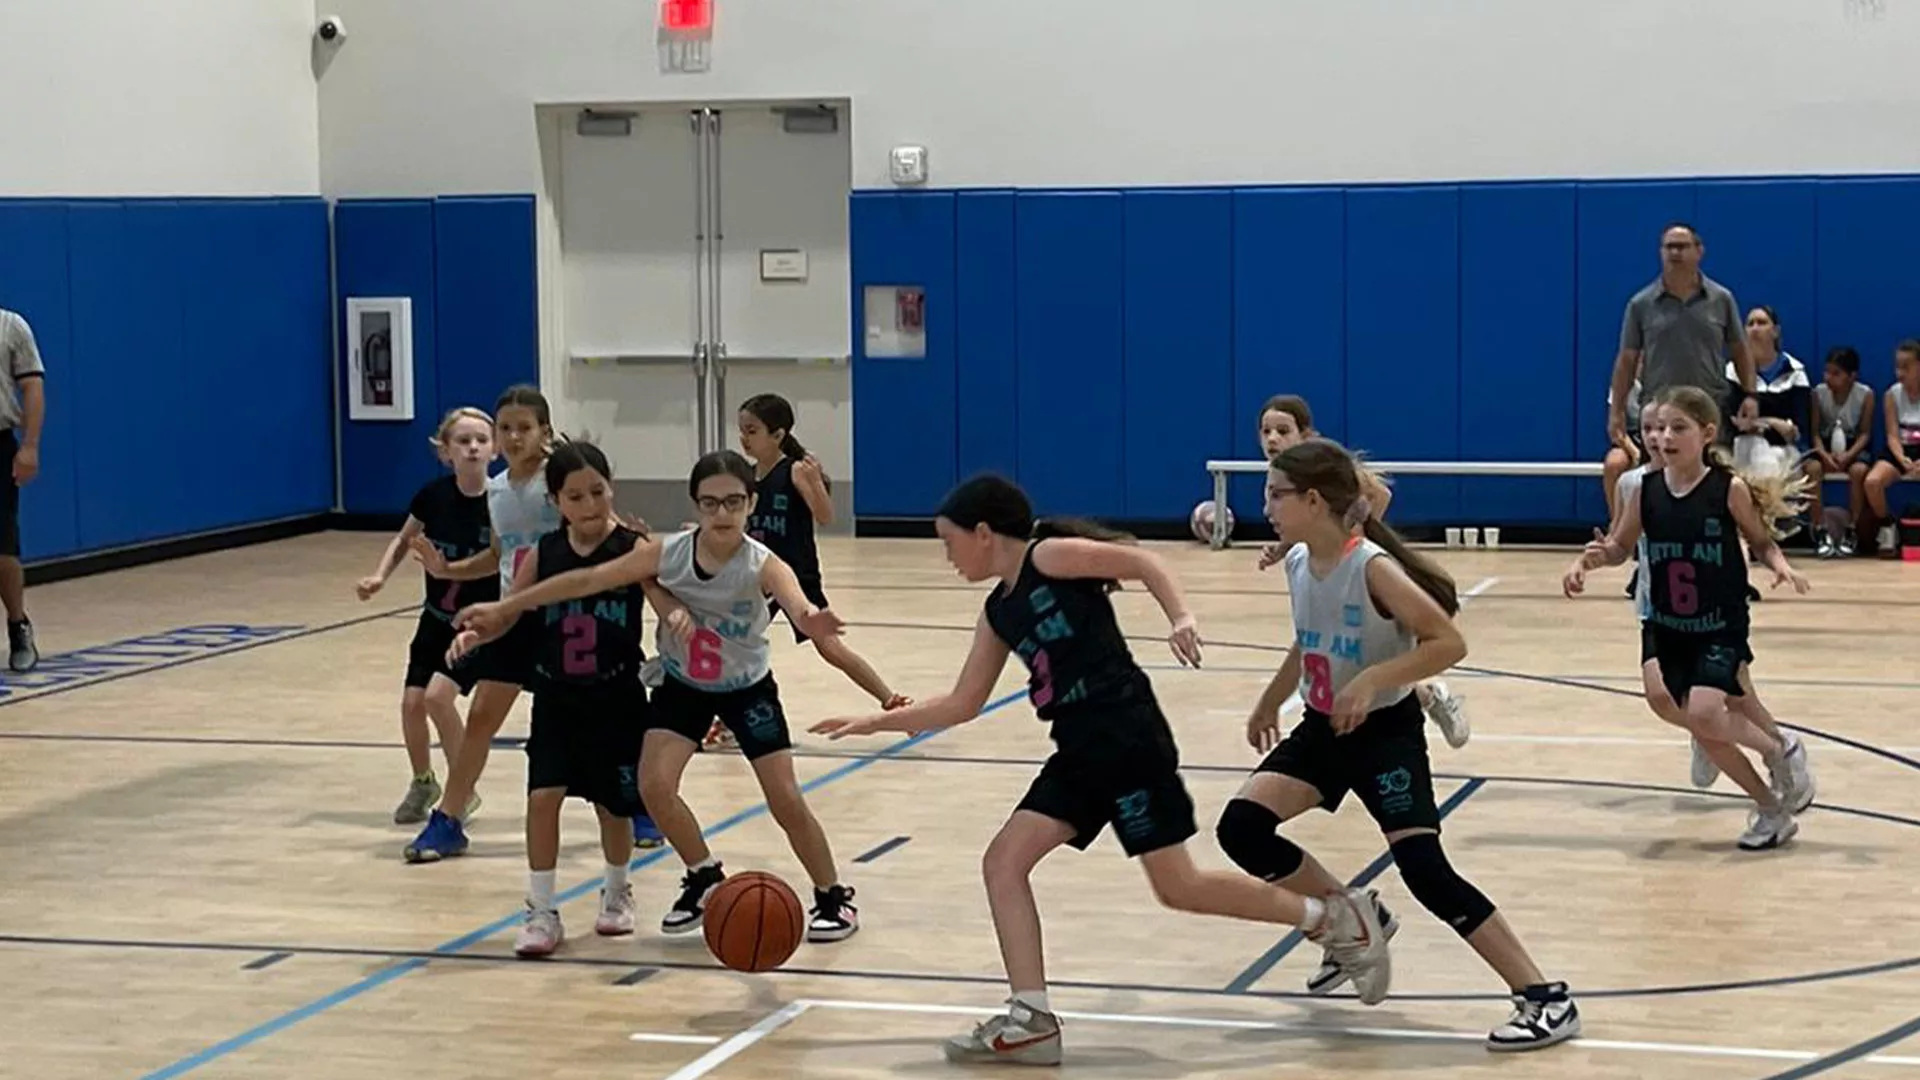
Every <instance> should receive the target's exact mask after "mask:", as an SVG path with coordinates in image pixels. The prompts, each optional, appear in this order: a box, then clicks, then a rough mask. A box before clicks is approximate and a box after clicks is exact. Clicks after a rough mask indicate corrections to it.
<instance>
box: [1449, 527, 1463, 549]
mask: <svg viewBox="0 0 1920 1080" xmlns="http://www.w3.org/2000/svg"><path fill="white" fill-rule="evenodd" d="M1447 546H1448V547H1450V548H1457V547H1459V546H1460V530H1459V529H1448V530H1447Z"/></svg>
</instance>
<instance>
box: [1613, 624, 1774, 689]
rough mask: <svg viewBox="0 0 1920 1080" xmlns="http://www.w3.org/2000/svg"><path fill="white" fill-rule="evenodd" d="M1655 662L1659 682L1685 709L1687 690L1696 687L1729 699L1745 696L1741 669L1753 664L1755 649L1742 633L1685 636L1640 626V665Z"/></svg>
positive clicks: (1654, 627)
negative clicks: (1744, 665) (1720, 694)
mask: <svg viewBox="0 0 1920 1080" xmlns="http://www.w3.org/2000/svg"><path fill="white" fill-rule="evenodd" d="M1649 660H1652V661H1656V662H1658V663H1659V665H1660V681H1661V682H1662V683H1663V684H1665V685H1666V688H1667V693H1669V694H1672V695H1673V700H1674V703H1675V704H1677V705H1680V706H1681V707H1683V708H1684V707H1685V706H1686V704H1687V691H1689V690H1692V689H1693V688H1694V687H1696V686H1705V687H1709V688H1711V689H1714V690H1719V691H1721V692H1722V693H1724V694H1726V695H1727V696H1728V697H1744V696H1746V690H1745V689H1744V688H1743V687H1741V685H1740V666H1741V665H1742V664H1748V663H1752V662H1753V649H1752V648H1751V647H1750V646H1749V645H1748V644H1747V635H1746V634H1745V633H1742V632H1728V633H1723V634H1683V633H1680V632H1678V631H1674V630H1669V629H1666V628H1665V627H1662V626H1659V625H1657V624H1655V623H1652V622H1644V623H1641V624H1640V663H1641V664H1642V665H1643V666H1644V665H1645V664H1646V663H1647V661H1649Z"/></svg>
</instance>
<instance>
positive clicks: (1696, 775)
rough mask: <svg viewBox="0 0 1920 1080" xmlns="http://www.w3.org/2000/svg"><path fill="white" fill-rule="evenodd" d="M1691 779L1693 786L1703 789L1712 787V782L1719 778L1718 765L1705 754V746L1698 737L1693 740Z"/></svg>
mask: <svg viewBox="0 0 1920 1080" xmlns="http://www.w3.org/2000/svg"><path fill="white" fill-rule="evenodd" d="M1691 779H1692V780H1693V786H1694V787H1697V788H1701V789H1703V790H1704V789H1706V788H1710V787H1712V786H1713V782H1714V781H1715V780H1718V779H1720V766H1718V765H1715V764H1714V763H1713V759H1712V758H1710V757H1708V756H1707V748H1706V747H1704V746H1701V745H1700V740H1699V739H1694V740H1693V774H1692V777H1691Z"/></svg>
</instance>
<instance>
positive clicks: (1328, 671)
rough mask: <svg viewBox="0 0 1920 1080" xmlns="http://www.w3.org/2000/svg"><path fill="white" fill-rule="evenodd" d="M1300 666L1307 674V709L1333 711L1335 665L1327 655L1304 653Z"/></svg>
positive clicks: (1301, 655)
mask: <svg viewBox="0 0 1920 1080" xmlns="http://www.w3.org/2000/svg"><path fill="white" fill-rule="evenodd" d="M1300 666H1301V667H1303V668H1305V669H1306V672H1307V708H1309V709H1312V710H1313V711H1314V712H1321V713H1331V712H1332V711H1333V665H1332V664H1331V663H1329V662H1328V661H1327V657H1326V654H1325V653H1315V652H1303V653H1301V654H1300Z"/></svg>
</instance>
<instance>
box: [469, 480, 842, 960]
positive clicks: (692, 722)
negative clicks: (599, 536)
mask: <svg viewBox="0 0 1920 1080" xmlns="http://www.w3.org/2000/svg"><path fill="white" fill-rule="evenodd" d="M687 487H688V493H689V494H690V495H691V496H692V497H693V501H694V505H695V507H696V509H697V512H698V517H699V526H698V527H697V528H694V529H689V530H687V531H684V532H678V533H674V534H672V535H670V536H667V537H666V538H665V539H663V540H660V541H653V540H643V541H640V542H637V543H636V544H635V545H634V547H633V550H632V551H630V552H628V553H627V554H626V555H624V556H622V557H620V558H618V559H615V560H613V561H611V562H606V563H602V564H600V565H598V566H594V567H591V568H587V569H581V570H574V571H571V572H569V573H565V574H561V575H559V576H558V577H554V578H550V579H548V580H546V581H542V582H540V583H539V584H537V585H535V586H533V587H532V588H530V589H528V590H526V591H525V592H514V593H510V594H508V595H507V596H506V597H505V598H504V599H502V600H501V601H499V602H498V603H494V604H481V605H479V606H477V607H474V608H469V609H467V610H466V611H463V612H461V613H460V614H459V615H458V616H456V617H455V622H456V624H458V625H460V626H462V627H466V628H470V629H474V630H479V631H481V632H483V633H498V632H499V630H500V628H502V627H504V626H506V625H508V624H509V623H511V622H512V620H513V619H514V618H516V617H517V616H518V615H519V613H521V612H523V611H527V610H530V609H532V608H533V607H535V606H538V605H541V604H555V603H559V602H561V601H563V600H569V599H574V598H578V597H582V596H591V595H593V594H594V593H599V592H605V591H607V590H609V589H615V588H619V587H621V586H624V585H629V584H637V583H641V582H646V581H650V580H656V579H657V580H658V582H659V585H660V587H661V588H663V589H665V591H666V592H667V593H669V594H671V595H672V597H673V598H674V599H675V600H677V601H679V604H680V605H681V606H680V607H679V608H677V609H676V610H673V611H670V612H668V613H667V614H666V616H665V617H663V618H662V620H661V623H660V628H659V631H658V635H657V637H656V644H657V646H658V648H659V652H660V660H661V668H662V669H663V673H664V677H663V678H662V679H661V681H660V685H659V687H658V688H657V689H656V690H655V691H654V693H653V716H654V726H653V728H652V730H650V731H648V732H647V735H646V743H645V746H646V750H645V754H644V755H643V758H642V764H641V773H640V794H641V798H642V799H644V800H645V801H646V804H647V808H648V809H649V810H650V811H652V813H653V815H654V820H655V821H656V822H657V823H658V824H659V826H660V829H661V831H662V832H664V833H665V834H666V837H667V841H668V842H669V843H671V844H672V845H673V850H674V852H675V853H676V854H678V855H679V856H680V859H681V861H682V862H684V863H685V864H686V866H687V873H686V876H685V877H684V878H682V879H681V882H680V895H679V897H678V899H676V900H675V901H674V903H673V906H672V907H671V908H670V909H669V910H668V912H667V914H666V916H665V917H664V918H663V919H662V920H661V922H660V929H661V932H662V933H666V934H686V933H692V932H693V931H695V930H698V929H699V928H700V924H701V920H702V918H703V917H704V915H705V913H706V902H707V897H708V896H709V895H710V894H711V893H712V892H713V890H714V889H715V888H716V887H718V886H719V884H720V883H721V882H722V881H724V880H725V879H726V872H725V871H724V870H723V869H722V867H721V865H720V861H719V860H718V859H716V858H715V857H714V855H713V852H712V850H711V849H710V848H709V847H708V846H707V842H706V839H705V837H704V836H703V835H702V834H701V830H700V821H699V819H698V818H696V817H694V815H693V811H692V810H691V809H690V808H689V807H688V806H687V804H686V802H685V801H683V800H682V799H681V797H680V780H681V777H682V776H683V775H684V774H685V772H686V768H687V763H688V762H689V761H691V760H692V758H693V754H694V752H695V750H697V749H698V748H699V745H700V743H701V740H702V739H703V738H704V737H705V736H706V734H707V731H708V730H709V729H710V728H711V727H712V724H713V721H714V719H715V718H716V717H718V719H719V720H720V721H721V722H722V723H724V724H725V725H726V726H727V728H728V730H730V731H732V732H733V735H734V738H735V740H736V741H737V742H738V744H739V747H740V752H741V754H742V755H743V756H744V757H745V758H746V759H747V761H748V763H750V764H751V765H752V766H753V772H754V777H755V779H757V780H758V781H759V782H760V790H761V793H762V794H763V795H764V796H765V797H766V800H767V808H768V810H769V811H770V812H771V814H772V816H773V819H774V821H775V822H776V823H777V824H778V825H779V826H780V828H781V829H782V830H783V831H785V832H786V834H787V841H788V843H790V844H791V845H792V847H793V853H794V854H795V855H796V856H797V857H798V858H799V860H800V862H801V864H802V865H803V866H805V867H806V870H807V875H808V877H810V878H811V879H812V880H813V887H814V888H813V897H814V903H813V909H812V911H811V913H810V917H809V919H808V922H807V940H808V941H815V942H830V941H841V940H844V939H845V938H847V937H850V936H852V935H853V933H854V932H855V931H856V930H858V929H859V927H860V922H859V912H858V910H857V909H856V908H855V907H854V905H853V895H854V893H853V889H851V888H849V887H848V886H847V885H846V884H845V883H844V882H842V881H841V880H840V877H839V870H838V868H837V867H836V866H835V864H834V859H833V849H832V847H831V846H830V845H829V844H828V842H827V835H826V831H825V830H823V829H822V828H821V827H820V821H819V819H818V818H816V817H814V814H813V811H812V809H810V808H809V807H808V806H807V800H806V796H805V795H804V794H803V793H802V792H801V790H800V782H799V780H798V778H797V777H796V776H795V775H794V771H793V741H792V738H791V735H790V733H789V732H788V730H787V717H786V712H785V710H784V709H783V708H782V706H781V704H780V688H779V686H778V684H776V683H775V682H774V680H773V670H772V667H771V665H770V664H769V663H768V648H767V636H766V635H767V627H768V626H769V625H770V624H771V623H772V621H773V616H772V613H771V611H770V610H769V608H768V606H767V597H768V596H771V597H773V599H775V600H777V601H779V604H780V608H781V610H782V611H785V612H786V613H787V616H788V618H791V619H794V620H795V621H797V622H798V623H799V624H800V626H801V628H802V629H803V630H805V631H806V632H807V633H808V634H809V635H811V636H813V637H815V638H819V637H822V636H831V635H834V634H837V633H839V632H840V620H839V619H838V618H837V617H835V616H834V615H833V613H832V612H830V611H827V610H825V609H820V608H815V607H814V606H813V605H812V604H811V603H809V602H808V600H807V597H806V594H805V593H804V592H803V591H802V590H801V588H800V582H799V579H798V578H796V577H795V576H794V573H793V570H792V569H791V568H789V567H788V566H787V564H786V563H784V562H782V561H781V560H780V558H779V556H777V555H774V554H773V553H772V552H770V551H768V550H767V548H766V546H765V545H763V544H761V543H760V542H759V541H757V540H754V539H753V538H751V537H749V536H748V535H747V534H746V523H747V518H748V516H749V515H750V514H751V513H752V512H753V466H752V465H750V464H748V463H747V459H746V458H743V457H741V456H740V455H739V454H737V453H734V452H733V451H731V450H722V451H720V452H718V453H713V454H708V455H706V456H704V457H702V458H701V459H700V460H699V462H697V463H696V464H695V465H694V467H693V475H692V476H691V477H690V478H689V479H688V481H687Z"/></svg>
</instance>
